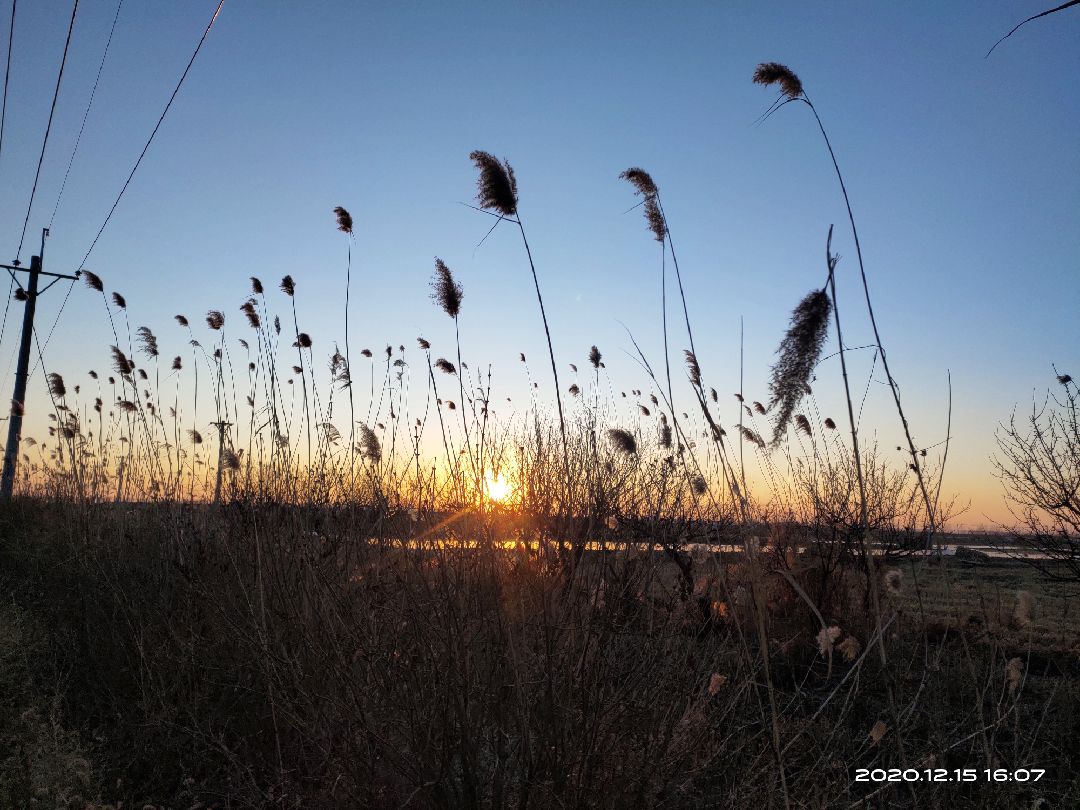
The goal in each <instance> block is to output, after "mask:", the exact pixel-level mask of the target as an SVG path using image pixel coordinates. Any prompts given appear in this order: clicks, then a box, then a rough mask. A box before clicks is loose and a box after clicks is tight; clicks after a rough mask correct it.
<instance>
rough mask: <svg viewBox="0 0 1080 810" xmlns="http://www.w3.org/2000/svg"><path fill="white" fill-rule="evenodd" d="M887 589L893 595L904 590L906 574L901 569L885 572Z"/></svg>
mask: <svg viewBox="0 0 1080 810" xmlns="http://www.w3.org/2000/svg"><path fill="white" fill-rule="evenodd" d="M884 580H885V589H886V590H887V591H888V592H889V593H891V594H899V593H900V592H901V591H902V590H904V574H903V572H902V571H901V570H900V569H899V568H891V569H889V570H888V571H886V572H885V576H884Z"/></svg>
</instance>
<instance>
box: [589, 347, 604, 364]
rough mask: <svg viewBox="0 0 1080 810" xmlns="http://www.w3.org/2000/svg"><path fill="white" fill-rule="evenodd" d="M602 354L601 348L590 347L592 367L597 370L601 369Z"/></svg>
mask: <svg viewBox="0 0 1080 810" xmlns="http://www.w3.org/2000/svg"><path fill="white" fill-rule="evenodd" d="M600 356H601V355H600V350H599V349H598V348H596V347H595V346H593V347H592V348H591V349H589V362H590V363H592V367H593V368H595V369H597V370H599V369H600Z"/></svg>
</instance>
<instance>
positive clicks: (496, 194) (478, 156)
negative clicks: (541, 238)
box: [469, 149, 518, 217]
mask: <svg viewBox="0 0 1080 810" xmlns="http://www.w3.org/2000/svg"><path fill="white" fill-rule="evenodd" d="M469 160H471V161H472V162H473V164H474V165H475V166H476V168H477V169H479V170H480V177H479V178H478V179H477V181H476V189H477V191H476V201H477V202H478V203H479V205H480V207H481V208H489V209H494V210H495V211H498V212H499V213H500V214H502V215H503V216H504V217H511V216H514V215H515V214H517V207H518V189H517V179H516V178H515V177H514V170H513V169H512V168H511V167H510V164H509V163H507V162H506V161H505V160H503V161H500V160H499V159H498V158H497V157H495V156H494V155H492V154H490V153H489V152H482V151H480V150H479V149H477V150H476V151H474V152H472V153H470V154H469Z"/></svg>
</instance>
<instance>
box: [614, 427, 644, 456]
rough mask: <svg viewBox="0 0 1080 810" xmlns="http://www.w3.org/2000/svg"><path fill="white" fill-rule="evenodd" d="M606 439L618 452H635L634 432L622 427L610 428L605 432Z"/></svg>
mask: <svg viewBox="0 0 1080 810" xmlns="http://www.w3.org/2000/svg"><path fill="white" fill-rule="evenodd" d="M607 435H608V440H609V441H610V442H611V443H612V444H613V445H615V449H616V450H618V451H619V452H620V453H623V454H625V455H628V456H632V455H634V454H636V453H637V439H635V438H634V434H633V433H631V432H630V431H628V430H623V429H622V428H611V429H610V430H608V432H607Z"/></svg>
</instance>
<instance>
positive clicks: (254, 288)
mask: <svg viewBox="0 0 1080 810" xmlns="http://www.w3.org/2000/svg"><path fill="white" fill-rule="evenodd" d="M251 292H252V294H254V295H262V294H263V285H262V282H261V281H259V280H258V279H257V278H255V276H252V277H251Z"/></svg>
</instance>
